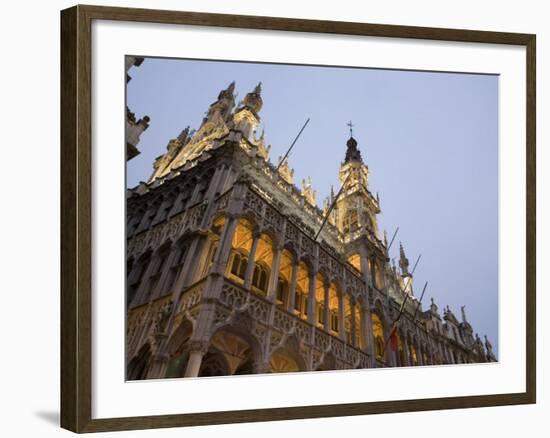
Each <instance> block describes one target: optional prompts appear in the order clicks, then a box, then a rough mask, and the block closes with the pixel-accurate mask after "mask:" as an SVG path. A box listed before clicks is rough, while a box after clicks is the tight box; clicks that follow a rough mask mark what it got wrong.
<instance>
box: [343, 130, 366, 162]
mask: <svg viewBox="0 0 550 438" xmlns="http://www.w3.org/2000/svg"><path fill="white" fill-rule="evenodd" d="M350 131H351V130H350ZM346 145H347V146H348V149H347V150H346V159H345V160H344V162H346V163H349V162H350V161H359V162H360V163H362V162H363V159H362V158H361V151H360V150H359V149H358V148H357V141H356V140H355V139H354V138H353V137H350V138H349V140H348V141H347V143H346Z"/></svg>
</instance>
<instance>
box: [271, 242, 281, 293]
mask: <svg viewBox="0 0 550 438" xmlns="http://www.w3.org/2000/svg"><path fill="white" fill-rule="evenodd" d="M274 250H275V253H274V254H273V261H272V263H271V272H270V273H269V284H268V288H267V299H268V300H270V301H273V302H275V300H276V298H277V286H278V285H279V268H280V265H281V255H282V253H283V249H282V248H281V247H279V246H278V245H277V246H276V247H275V248H274Z"/></svg>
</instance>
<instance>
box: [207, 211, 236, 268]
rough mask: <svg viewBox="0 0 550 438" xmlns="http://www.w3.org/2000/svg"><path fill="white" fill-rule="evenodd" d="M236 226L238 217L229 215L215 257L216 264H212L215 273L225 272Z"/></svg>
mask: <svg viewBox="0 0 550 438" xmlns="http://www.w3.org/2000/svg"><path fill="white" fill-rule="evenodd" d="M236 228H237V219H236V218H235V217H234V216H229V217H228V219H227V221H226V222H225V225H224V227H223V231H222V237H221V239H220V245H219V247H218V250H217V252H216V256H215V258H214V264H213V265H212V272H213V273H216V274H219V275H223V274H224V273H225V267H226V266H227V259H228V257H229V251H231V242H232V241H233V235H234V234H235V229H236Z"/></svg>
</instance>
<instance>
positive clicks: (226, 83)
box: [112, 55, 499, 381]
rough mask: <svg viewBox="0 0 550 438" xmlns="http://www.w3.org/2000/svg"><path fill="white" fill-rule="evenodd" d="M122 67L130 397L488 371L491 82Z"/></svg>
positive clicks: (495, 334) (494, 248)
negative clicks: (297, 380)
mask: <svg viewBox="0 0 550 438" xmlns="http://www.w3.org/2000/svg"><path fill="white" fill-rule="evenodd" d="M125 67H126V69H125V75H126V78H125V81H126V108H125V136H126V146H124V145H122V144H121V145H120V147H126V187H125V188H124V190H125V191H126V242H125V244H126V291H125V302H126V315H125V321H126V351H125V353H124V354H125V363H126V380H127V381H134V380H145V379H165V378H172V379H174V378H190V377H195V378H196V377H212V376H234V375H250V374H266V373H296V372H321V371H331V372H335V371H338V370H347V371H349V370H362V369H377V370H376V371H374V372H387V371H383V370H382V369H385V368H389V367H417V366H421V367H428V366H470V365H471V364H479V363H489V362H498V360H499V355H498V345H499V342H498V341H499V312H498V306H499V247H498V242H499V170H498V169H499V168H498V163H499V150H498V144H499V143H498V142H499V138H498V134H499V76H498V75H496V74H481V73H480V74H477V73H471V72H469V73H463V72H447V71H415V70H391V69H387V70H386V69H380V68H377V69H375V68H363V67H361V68H359V67H350V66H340V65H298V64H277V63H259V62H248V61H246V62H245V61H235V60H227V61H225V60H209V59H176V58H162V57H146V56H139V55H127V56H126V57H125ZM115 147H117V146H116V145H115ZM120 189H122V188H120ZM113 190H117V188H116V187H113ZM112 292H113V293H115V294H117V293H120V294H121V299H122V295H123V294H124V291H116V290H113V291H112Z"/></svg>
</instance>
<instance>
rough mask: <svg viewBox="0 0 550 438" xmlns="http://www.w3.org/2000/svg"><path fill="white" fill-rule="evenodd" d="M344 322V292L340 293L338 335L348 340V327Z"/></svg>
mask: <svg viewBox="0 0 550 438" xmlns="http://www.w3.org/2000/svg"><path fill="white" fill-rule="evenodd" d="M345 327H346V326H345V324H344V294H343V293H341V294H339V295H338V337H339V338H340V339H342V340H343V341H344V342H345V341H346V329H345Z"/></svg>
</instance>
